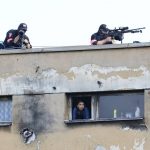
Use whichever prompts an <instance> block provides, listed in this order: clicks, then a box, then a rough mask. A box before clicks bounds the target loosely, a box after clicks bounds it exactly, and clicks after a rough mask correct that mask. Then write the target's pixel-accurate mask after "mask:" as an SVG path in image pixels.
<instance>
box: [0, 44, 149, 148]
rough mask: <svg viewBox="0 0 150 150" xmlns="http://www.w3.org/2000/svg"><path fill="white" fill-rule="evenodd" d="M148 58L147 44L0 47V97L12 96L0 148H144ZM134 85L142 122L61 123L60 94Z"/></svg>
mask: <svg viewBox="0 0 150 150" xmlns="http://www.w3.org/2000/svg"><path fill="white" fill-rule="evenodd" d="M149 60H150V44H149V43H145V44H140V43H139V44H130V45H128V44H127V45H126V44H125V45H119V46H118V45H110V46H107V45H106V46H105V45H104V46H81V47H61V48H49V49H35V50H34V49H33V50H29V51H25V50H22V51H21V50H16V51H15V50H13V51H2V52H1V53H0V95H1V96H3V95H12V104H13V111H12V116H13V119H12V125H10V126H5V127H4V126H0V141H1V145H0V149H2V150H13V149H14V150H20V149H21V150H43V149H44V150H149V147H150V132H149V129H150V91H149V88H150V84H149V83H150V61H149ZM137 89H144V105H145V110H144V111H145V113H144V120H143V122H142V124H141V122H140V123H138V122H137V121H133V122H124V121H121V122H92V123H90V122H88V123H77V124H66V123H65V122H64V121H65V119H66V116H67V115H68V114H67V111H68V108H67V107H68V104H67V101H68V97H67V95H66V93H72V92H73V93H74V92H82V93H83V92H86V93H88V92H103V91H118V90H119V91H120V90H121V91H122V90H137ZM24 129H29V130H31V131H32V132H33V133H34V136H32V139H30V140H31V141H29V139H27V141H26V138H24V136H25V135H24V136H23V133H25V132H24ZM32 135H33V134H32Z"/></svg>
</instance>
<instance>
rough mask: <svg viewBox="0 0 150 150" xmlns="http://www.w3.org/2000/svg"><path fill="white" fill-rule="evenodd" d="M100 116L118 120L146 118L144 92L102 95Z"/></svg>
mask: <svg viewBox="0 0 150 150" xmlns="http://www.w3.org/2000/svg"><path fill="white" fill-rule="evenodd" d="M99 118H100V119H118V120H126V119H127V120H128V119H129V120H130V119H131V120H132V119H140V118H144V93H143V92H140V93H139V92H138V93H117V94H109V95H102V96H100V97H99Z"/></svg>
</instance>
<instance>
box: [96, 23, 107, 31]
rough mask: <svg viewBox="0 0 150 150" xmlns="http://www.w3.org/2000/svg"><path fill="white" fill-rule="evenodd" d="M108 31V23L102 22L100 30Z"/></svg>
mask: <svg viewBox="0 0 150 150" xmlns="http://www.w3.org/2000/svg"><path fill="white" fill-rule="evenodd" d="M101 31H103V32H107V31H108V28H107V25H106V24H101V25H100V27H99V29H98V32H101Z"/></svg>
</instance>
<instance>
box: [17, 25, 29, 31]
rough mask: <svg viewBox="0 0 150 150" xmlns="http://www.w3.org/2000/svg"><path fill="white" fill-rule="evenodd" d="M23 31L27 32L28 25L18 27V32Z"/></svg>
mask: <svg viewBox="0 0 150 150" xmlns="http://www.w3.org/2000/svg"><path fill="white" fill-rule="evenodd" d="M20 30H23V31H27V24H26V23H21V24H20V25H19V26H18V31H20Z"/></svg>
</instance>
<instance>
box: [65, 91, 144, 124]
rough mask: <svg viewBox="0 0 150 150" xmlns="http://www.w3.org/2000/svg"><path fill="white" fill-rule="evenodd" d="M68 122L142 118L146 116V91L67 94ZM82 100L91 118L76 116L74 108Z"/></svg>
mask: <svg viewBox="0 0 150 150" xmlns="http://www.w3.org/2000/svg"><path fill="white" fill-rule="evenodd" d="M67 101H68V103H67V111H68V112H66V114H68V117H67V119H66V120H65V122H66V123H74V122H97V121H117V120H118V121H119V120H121V121H122V120H141V119H143V118H144V91H143V90H138V91H118V92H95V93H76V94H75V93H74V94H68V95H67ZM80 101H82V102H83V103H84V106H85V107H86V108H87V109H88V111H89V118H88V119H87V118H84V117H83V118H82V119H78V118H74V109H77V105H78V103H79V102H80Z"/></svg>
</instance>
